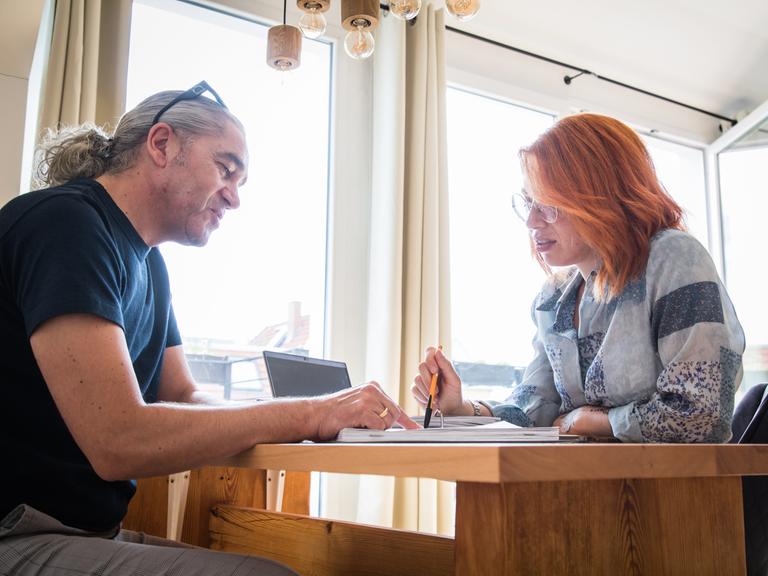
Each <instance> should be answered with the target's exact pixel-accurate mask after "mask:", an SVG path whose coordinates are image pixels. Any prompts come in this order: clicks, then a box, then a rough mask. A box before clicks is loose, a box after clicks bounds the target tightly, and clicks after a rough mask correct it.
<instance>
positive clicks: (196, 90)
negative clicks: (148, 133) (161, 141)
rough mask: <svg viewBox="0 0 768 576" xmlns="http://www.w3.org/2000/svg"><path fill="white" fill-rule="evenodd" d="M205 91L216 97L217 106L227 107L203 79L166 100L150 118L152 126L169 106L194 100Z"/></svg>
mask: <svg viewBox="0 0 768 576" xmlns="http://www.w3.org/2000/svg"><path fill="white" fill-rule="evenodd" d="M205 92H210V93H211V94H212V95H213V97H214V98H215V99H216V102H218V104H219V106H221V107H222V108H224V109H225V110H226V109H227V105H226V104H224V101H223V100H222V99H221V97H220V96H219V95H218V94H217V93H216V90H214V89H213V88H211V87H210V86H209V84H208V82H206V81H205V80H203V81H202V82H198V83H197V84H195V85H194V86H192V88H190V89H189V90H186V91H185V92H182V93H181V94H179V95H178V96H176V97H175V98H174V99H173V100H171V101H170V102H168V104H166V105H165V106H163V107H162V108H160V111H159V112H158V113H157V114H155V117H154V118H153V119H152V126H154V125H155V124H157V123H158V122H159V121H160V117H161V116H162V115H163V114H165V113H166V112H167V111H168V109H169V108H171V107H172V106H174V105H176V104H178V103H179V102H181V101H183V100H194V99H195V98H199V97H200V96H202V95H203V94H204V93H205Z"/></svg>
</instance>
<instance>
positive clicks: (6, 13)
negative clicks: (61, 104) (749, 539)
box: [0, 0, 49, 205]
mask: <svg viewBox="0 0 768 576" xmlns="http://www.w3.org/2000/svg"><path fill="white" fill-rule="evenodd" d="M47 7H49V3H48V1H47V0H5V1H4V2H2V3H0V94H2V106H0V135H1V136H0V205H2V204H5V203H6V202H7V201H8V200H10V199H11V198H13V197H15V196H17V195H18V194H19V193H20V192H21V191H22V190H25V189H26V188H27V186H28V183H29V181H28V179H27V177H26V175H25V176H24V178H22V171H23V166H24V164H25V163H26V164H27V165H28V164H29V162H24V142H25V139H27V140H28V138H27V134H26V132H27V126H28V124H27V111H28V108H29V107H35V108H36V105H37V101H38V98H37V95H38V94H39V88H40V87H39V80H40V78H41V73H38V74H37V75H36V74H35V73H33V60H34V55H35V48H36V45H37V39H38V32H39V31H40V29H41V26H42V25H44V21H45V18H44V15H45V13H46V8H47ZM30 90H31V93H30ZM28 101H29V102H28ZM35 116H36V114H31V118H33V119H34V117H35ZM33 130H34V129H33Z"/></svg>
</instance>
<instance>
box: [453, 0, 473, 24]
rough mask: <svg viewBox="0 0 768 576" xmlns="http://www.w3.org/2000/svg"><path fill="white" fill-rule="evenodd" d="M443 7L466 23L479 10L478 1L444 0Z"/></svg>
mask: <svg viewBox="0 0 768 576" xmlns="http://www.w3.org/2000/svg"><path fill="white" fill-rule="evenodd" d="M445 7H446V9H447V10H448V12H450V13H451V14H453V15H454V16H456V18H457V19H459V20H461V21H462V22H466V21H467V20H471V19H472V18H474V17H475V15H476V14H477V12H478V10H480V0H445Z"/></svg>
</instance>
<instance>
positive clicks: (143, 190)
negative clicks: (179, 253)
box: [96, 167, 162, 246]
mask: <svg viewBox="0 0 768 576" xmlns="http://www.w3.org/2000/svg"><path fill="white" fill-rule="evenodd" d="M96 181H97V182H98V183H99V184H101V185H102V186H103V187H104V189H105V190H106V191H107V193H108V194H109V195H110V196H111V198H112V201H113V202H114V203H115V204H117V207H118V208H120V210H122V212H123V214H125V216H126V217H127V218H128V220H130V222H131V224H132V225H133V227H134V228H135V229H136V231H137V232H138V233H139V236H141V239H142V240H144V242H145V243H146V244H147V246H156V245H157V244H159V243H160V242H161V241H162V238H160V236H159V233H158V232H159V223H158V222H157V217H156V214H157V211H156V210H154V206H153V204H154V203H153V201H152V189H153V185H152V183H151V182H150V181H149V180H148V179H147V178H146V177H144V175H143V174H142V171H141V169H140V168H137V167H134V168H129V169H128V170H126V171H124V172H120V173H119V174H102V175H101V176H99V177H98V178H96Z"/></svg>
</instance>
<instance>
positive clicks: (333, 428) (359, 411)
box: [313, 382, 419, 440]
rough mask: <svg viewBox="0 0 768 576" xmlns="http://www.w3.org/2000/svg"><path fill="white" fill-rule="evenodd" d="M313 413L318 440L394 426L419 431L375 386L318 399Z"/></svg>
mask: <svg viewBox="0 0 768 576" xmlns="http://www.w3.org/2000/svg"><path fill="white" fill-rule="evenodd" d="M313 412H314V417H315V419H316V421H317V439H318V440H332V439H333V438H335V437H336V435H337V434H338V433H339V431H340V430H341V429H342V428H371V429H375V430H384V429H385V428H390V427H392V426H393V425H394V424H395V423H398V424H400V425H401V426H402V427H403V428H409V429H412V428H418V427H419V425H418V424H416V423H415V422H414V421H413V420H411V419H410V418H409V417H408V416H406V414H405V412H403V410H402V409H401V408H400V406H398V405H397V403H396V402H395V401H394V400H392V399H391V398H390V397H389V396H387V395H386V394H385V393H384V391H383V390H382V389H381V386H380V385H379V384H378V383H377V382H368V383H367V384H364V385H362V386H356V387H355V388H351V389H348V390H342V391H340V392H336V393H335V394H329V395H328V396H322V397H320V398H317V399H316V400H315V402H314V407H313Z"/></svg>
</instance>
